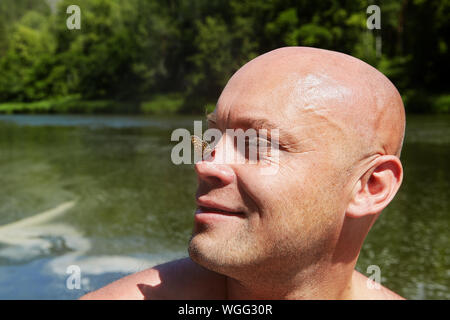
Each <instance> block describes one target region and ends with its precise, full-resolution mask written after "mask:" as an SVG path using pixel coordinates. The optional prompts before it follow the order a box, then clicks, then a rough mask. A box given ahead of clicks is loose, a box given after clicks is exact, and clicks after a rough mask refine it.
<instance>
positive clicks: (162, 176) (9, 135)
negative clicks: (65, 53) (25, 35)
mask: <svg viewBox="0 0 450 320" xmlns="http://www.w3.org/2000/svg"><path fill="white" fill-rule="evenodd" d="M193 120H194V118H193V117H181V116H177V117H138V116H75V115H45V116H44V115H2V116H0V190H1V192H0V299H74V298H78V297H80V296H81V295H83V294H84V293H86V292H89V291H91V290H94V289H97V288H99V287H101V286H103V285H105V284H107V283H109V282H111V281H113V280H116V279H118V278H120V277H122V276H124V275H126V274H129V273H133V272H137V271H140V270H143V269H145V268H148V267H150V266H153V265H155V264H159V263H162V262H165V261H169V260H172V259H175V258H179V257H184V256H187V251H186V248H187V242H188V239H189V237H190V233H191V230H192V225H193V212H194V210H195V203H194V193H195V189H196V177H195V174H194V171H193V166H192V165H180V166H176V165H174V164H173V163H172V162H171V160H170V152H171V149H172V147H173V145H174V144H175V143H173V142H171V141H170V134H171V132H172V131H173V130H174V129H175V128H180V127H184V128H188V129H189V130H191V132H192V127H193ZM449 147H450V117H449V116H442V115H439V116H410V117H408V119H407V134H406V140H405V146H404V149H403V153H402V163H403V166H404V170H405V178H404V182H403V185H402V187H401V189H400V191H399V193H398V194H397V196H396V198H395V199H394V201H393V202H392V203H391V204H390V205H389V207H388V208H387V209H385V210H384V211H383V213H382V215H381V217H380V218H379V219H378V221H377V222H376V224H375V226H374V227H373V229H372V230H371V231H370V233H369V235H368V237H367V240H366V242H365V243H364V246H363V250H362V251H361V255H360V258H359V261H358V264H357V269H358V270H359V271H360V272H362V273H363V274H366V275H367V276H370V275H371V270H373V267H371V266H373V265H375V266H377V267H379V270H380V271H381V283H382V284H383V285H385V286H387V287H388V288H391V289H392V290H394V291H396V292H398V293H399V294H400V295H402V296H404V297H406V298H409V299H449V298H450V292H449V288H450V260H449V259H450V258H449V257H450V249H449V221H450V216H449V212H450V210H449V209H450V206H449V198H450V192H449V190H450V188H449V186H450V184H449V181H450V171H449V170H448V169H449V163H450V148H449ZM78 271H80V272H81V273H80V275H81V278H80V279H81V281H80V283H78V282H77V280H76V279H77V278H76V277H74V276H76V274H77V272H78Z"/></svg>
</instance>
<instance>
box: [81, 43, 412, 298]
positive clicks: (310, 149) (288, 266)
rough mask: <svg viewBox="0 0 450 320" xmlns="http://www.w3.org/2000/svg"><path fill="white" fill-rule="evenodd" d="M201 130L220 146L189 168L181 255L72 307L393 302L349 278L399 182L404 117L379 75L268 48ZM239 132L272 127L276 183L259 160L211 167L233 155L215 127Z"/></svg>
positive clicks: (310, 51)
mask: <svg viewBox="0 0 450 320" xmlns="http://www.w3.org/2000/svg"><path fill="white" fill-rule="evenodd" d="M210 127H212V128H216V129H218V130H220V131H221V132H222V133H223V136H222V138H221V139H220V141H218V143H217V144H216V145H215V147H214V151H213V153H212V154H211V156H210V157H209V158H208V159H207V160H204V161H200V162H198V163H196V165H195V170H196V173H197V175H198V182H199V185H198V190H197V195H196V199H197V205H198V208H197V211H196V214H195V218H194V230H193V234H192V237H191V240H190V242H189V256H190V257H189V258H186V259H181V260H177V261H172V262H169V263H166V264H163V265H159V266H156V267H154V268H151V269H149V270H145V271H142V272H139V273H136V274H133V275H130V276H127V277H125V278H123V279H121V280H119V281H116V282H114V283H112V284H110V285H108V286H106V287H104V288H102V289H100V290H97V291H94V292H92V293H89V294H87V295H86V296H84V297H83V298H86V299H402V297H400V296H399V295H397V294H395V293H394V292H392V291H390V290H389V289H387V288H385V287H383V286H381V287H379V288H378V289H376V286H374V285H373V284H371V283H370V280H368V279H367V277H365V276H364V275H362V274H360V273H358V272H357V271H356V270H355V265H356V262H357V259H358V255H359V252H360V250H361V246H362V244H363V241H364V239H365V237H366V235H367V233H368V232H369V230H370V228H371V227H372V225H373V224H374V222H375V220H376V219H377V218H378V216H379V214H380V213H381V211H382V210H383V209H384V208H385V207H386V206H387V205H388V204H389V202H390V201H391V200H392V199H393V197H394V196H395V194H396V192H397V190H398V189H399V187H400V184H401V182H402V177H403V169H402V165H401V163H400V160H399V156H400V151H401V147H402V142H403V136H404V129H405V115H404V108H403V104H402V99H401V97H400V95H399V93H398V91H397V90H396V88H395V87H394V85H393V84H392V83H391V82H390V81H389V80H388V79H387V78H386V77H385V76H384V75H382V74H381V73H380V72H379V71H377V70H376V69H374V68H373V67H371V66H370V65H368V64H366V63H364V62H362V61H361V60H358V59H356V58H353V57H351V56H348V55H345V54H342V53H338V52H333V51H327V50H321V49H315V48H306V47H287V48H281V49H277V50H274V51H271V52H269V53H266V54H263V55H261V56H259V57H257V58H255V59H254V60H252V61H250V62H249V63H247V64H246V65H244V66H243V67H242V68H241V69H240V70H238V71H237V72H236V73H235V74H234V75H233V76H232V78H231V79H230V80H229V82H228V84H227V85H226V87H225V89H224V90H223V92H222V94H221V96H220V98H219V100H218V102H217V106H216V110H215V111H214V117H213V118H212V119H211V121H210ZM250 128H253V129H255V130H259V129H269V130H270V129H273V128H276V129H279V136H278V140H279V141H278V148H279V152H278V153H277V159H276V160H277V166H278V169H277V171H276V174H273V175H263V174H262V173H261V170H260V169H261V167H263V166H270V165H272V164H273V163H274V159H271V155H270V154H269V155H265V156H264V158H262V157H260V158H259V160H258V161H257V163H224V162H221V161H218V160H216V159H221V158H223V157H222V156H223V153H225V150H226V152H227V153H233V152H237V151H236V150H235V149H233V144H231V146H230V144H229V141H228V140H229V139H227V133H226V129H244V130H247V129H250ZM227 141H228V142H227ZM269 143H270V142H269ZM374 263H376V261H374Z"/></svg>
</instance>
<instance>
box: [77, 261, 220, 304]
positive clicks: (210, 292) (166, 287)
mask: <svg viewBox="0 0 450 320" xmlns="http://www.w3.org/2000/svg"><path fill="white" fill-rule="evenodd" d="M225 293H226V279H225V276H223V275H220V274H218V273H215V272H212V271H210V270H207V269H205V268H203V267H201V266H199V265H198V264H196V263H195V262H193V261H192V260H191V259H190V258H185V259H180V260H174V261H170V262H167V263H165V264H161V265H158V266H156V267H153V268H150V269H147V270H144V271H141V272H138V273H135V274H132V275H129V276H126V277H124V278H122V279H119V280H117V281H115V282H113V283H111V284H109V285H107V286H105V287H103V288H101V289H98V290H96V291H93V292H91V293H88V294H86V295H84V296H83V297H81V299H83V300H84V299H105V300H115V299H118V300H142V299H224V298H225Z"/></svg>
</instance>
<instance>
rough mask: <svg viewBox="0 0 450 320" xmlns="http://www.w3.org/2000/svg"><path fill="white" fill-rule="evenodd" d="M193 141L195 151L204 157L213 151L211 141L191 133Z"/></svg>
mask: <svg viewBox="0 0 450 320" xmlns="http://www.w3.org/2000/svg"><path fill="white" fill-rule="evenodd" d="M191 142H192V144H193V146H194V152H195V153H196V154H197V155H199V157H200V158H202V159H203V158H205V157H207V156H208V155H209V154H210V153H211V152H212V151H213V149H212V148H211V146H210V145H209V143H208V142H206V141H205V140H203V139H202V138H200V137H198V136H195V135H191Z"/></svg>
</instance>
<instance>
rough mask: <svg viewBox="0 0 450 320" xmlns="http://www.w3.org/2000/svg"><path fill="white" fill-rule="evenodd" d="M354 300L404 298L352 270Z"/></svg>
mask: <svg viewBox="0 0 450 320" xmlns="http://www.w3.org/2000/svg"><path fill="white" fill-rule="evenodd" d="M353 284H354V297H353V299H355V300H405V298H403V297H402V296H400V295H398V294H397V293H395V292H393V291H392V290H390V289H388V288H386V287H384V286H382V285H381V284H378V283H376V282H375V281H373V280H371V279H369V278H367V277H366V276H365V275H363V274H361V273H359V272H358V271H356V270H355V271H354V272H353Z"/></svg>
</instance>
